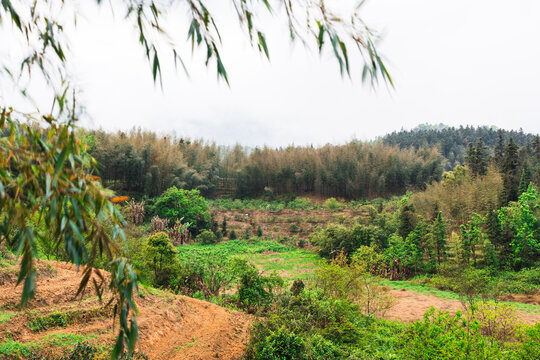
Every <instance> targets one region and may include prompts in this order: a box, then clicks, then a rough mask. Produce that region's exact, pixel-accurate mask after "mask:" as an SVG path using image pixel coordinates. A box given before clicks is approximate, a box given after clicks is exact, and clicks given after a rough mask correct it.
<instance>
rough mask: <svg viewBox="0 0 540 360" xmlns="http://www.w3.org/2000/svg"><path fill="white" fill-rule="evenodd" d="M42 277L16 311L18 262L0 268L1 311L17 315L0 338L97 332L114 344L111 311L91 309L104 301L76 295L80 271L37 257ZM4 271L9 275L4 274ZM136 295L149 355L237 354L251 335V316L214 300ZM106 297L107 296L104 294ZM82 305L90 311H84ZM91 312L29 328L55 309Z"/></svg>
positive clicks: (157, 293)
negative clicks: (37, 328)
mask: <svg viewBox="0 0 540 360" xmlns="http://www.w3.org/2000/svg"><path fill="white" fill-rule="evenodd" d="M38 269H39V273H40V274H41V276H39V277H38V281H37V293H36V297H35V299H33V300H31V301H30V303H29V305H28V306H26V307H25V308H24V309H23V310H18V306H17V305H18V303H19V301H20V296H21V290H22V286H18V287H15V282H16V276H13V275H12V274H15V275H16V270H17V268H16V267H13V268H7V269H1V270H0V278H2V280H3V281H2V282H0V311H2V310H9V311H14V312H15V313H16V315H15V316H14V317H12V318H11V319H10V320H9V321H7V322H4V323H1V324H0V341H1V340H2V339H5V338H7V337H11V338H12V339H13V340H15V341H20V342H28V341H39V340H40V339H41V338H43V336H45V335H47V334H53V333H59V332H61V333H72V334H82V335H89V334H93V335H98V337H97V339H95V340H93V341H95V342H96V343H98V344H110V345H112V344H114V340H115V332H114V331H113V320H112V318H111V317H110V316H103V312H93V311H90V310H92V309H96V308H100V307H102V306H104V303H106V301H107V299H105V300H104V303H100V302H99V300H98V298H97V296H96V293H95V292H94V290H93V289H92V288H91V287H88V288H87V290H85V293H84V294H83V296H82V297H81V298H77V299H74V295H75V294H76V292H77V289H78V286H79V282H80V280H81V271H79V272H78V271H77V269H76V268H75V267H74V266H73V265H72V264H68V263H59V262H52V261H51V262H49V261H38ZM5 274H8V275H5ZM142 293H143V294H144V297H141V298H138V299H137V306H138V308H139V311H140V314H139V317H138V325H139V336H140V350H141V351H142V352H144V353H145V354H147V355H148V356H149V358H150V359H160V360H161V359H175V360H176V359H178V360H183V359H240V358H241V357H242V355H243V353H244V349H245V347H246V344H247V341H248V340H249V329H250V327H251V323H252V322H253V318H252V317H250V316H249V315H246V314H244V313H241V312H234V311H230V310H226V309H224V308H221V307H219V306H217V305H215V304H212V303H208V302H205V301H200V300H196V299H192V298H188V297H183V296H178V295H174V294H170V293H166V292H163V291H153V290H150V291H146V290H142ZM108 296H110V295H108ZM86 310H89V311H87V312H86ZM74 311H77V313H82V314H85V313H90V314H94V313H95V314H98V315H97V316H88V315H87V316H80V318H74V320H73V321H71V322H70V323H68V324H67V326H66V327H51V328H48V329H46V330H43V331H32V330H31V329H30V328H29V326H28V325H29V321H30V320H31V318H32V317H35V316H46V315H47V314H50V313H53V312H61V313H68V312H74Z"/></svg>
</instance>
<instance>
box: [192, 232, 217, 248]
mask: <svg viewBox="0 0 540 360" xmlns="http://www.w3.org/2000/svg"><path fill="white" fill-rule="evenodd" d="M196 241H197V242H200V243H201V244H203V245H211V244H215V243H216V242H217V236H216V234H214V233H213V232H212V231H210V230H203V231H202V232H201V233H200V234H199V235H197V238H196Z"/></svg>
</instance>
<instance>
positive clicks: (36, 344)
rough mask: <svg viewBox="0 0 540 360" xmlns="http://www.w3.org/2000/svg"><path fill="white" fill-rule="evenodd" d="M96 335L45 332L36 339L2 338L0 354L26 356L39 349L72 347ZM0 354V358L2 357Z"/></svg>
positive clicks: (95, 337)
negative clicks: (16, 339)
mask: <svg viewBox="0 0 540 360" xmlns="http://www.w3.org/2000/svg"><path fill="white" fill-rule="evenodd" d="M97 338H98V335H93V334H91V335H81V334H68V333H55V334H47V335H44V336H43V337H41V338H40V339H39V340H38V341H29V342H19V341H15V340H13V339H4V340H3V341H1V342H0V355H5V356H10V357H19V358H28V357H30V356H31V355H32V353H34V352H37V351H39V350H40V349H44V348H50V347H59V348H62V349H65V348H68V347H74V346H75V345H77V344H78V343H80V342H83V341H89V340H94V339H97ZM3 358H4V357H3V356H0V359H3Z"/></svg>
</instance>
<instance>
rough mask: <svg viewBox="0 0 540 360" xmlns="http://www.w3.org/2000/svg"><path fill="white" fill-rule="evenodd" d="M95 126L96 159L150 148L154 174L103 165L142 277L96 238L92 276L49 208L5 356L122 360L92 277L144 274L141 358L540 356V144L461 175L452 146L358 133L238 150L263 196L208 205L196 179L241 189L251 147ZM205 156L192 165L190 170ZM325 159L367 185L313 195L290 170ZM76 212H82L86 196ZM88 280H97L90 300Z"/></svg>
mask: <svg viewBox="0 0 540 360" xmlns="http://www.w3.org/2000/svg"><path fill="white" fill-rule="evenodd" d="M83 135H84V140H83V141H81V146H82V148H83V150H82V151H85V150H88V151H91V152H92V153H94V154H98V153H99V152H100V151H101V152H102V153H101V155H100V156H109V155H107V154H109V153H110V154H113V153H114V152H112V151H113V150H111V149H115V148H116V149H124V150H125V149H130V147H133V148H132V150H129V151H128V152H126V153H130V154H132V155H133V157H132V160H133V159H135V160H133V161H132V162H129V161H127V162H125V163H123V164H124V165H125V164H138V165H136V166H135V165H134V166H135V167H134V168H138V169H139V170H140V171H138V172H133V173H132V172H129V171H128V170H126V169H127V168H121V167H120V168H119V169H124V171H126V172H124V173H121V172H117V170H116V169H115V167H119V166H123V165H122V163H115V162H114V161H116V160H119V159H120V160H121V159H124V160H125V159H126V158H125V157H123V155H121V152H119V153H114V154H116V155H117V159H115V158H113V157H110V159H109V160H110V161H111V162H110V163H109V164H108V165H107V166H106V167H102V168H98V169H97V170H96V171H97V172H96V173H99V174H100V175H101V176H102V180H103V183H104V184H105V185H107V186H110V187H111V188H112V189H115V190H116V194H115V195H113V194H112V192H110V193H109V194H110V195H109V196H110V197H111V199H112V200H111V201H112V202H113V203H114V206H113V210H114V212H115V213H117V214H118V218H119V219H120V218H121V217H123V218H124V219H125V221H122V222H121V228H120V227H116V228H115V227H114V226H113V223H110V222H107V221H103V222H102V223H98V224H101V225H102V226H103V228H108V229H110V230H111V231H113V232H114V231H116V232H117V234H123V235H124V236H123V237H122V236H121V235H118V237H117V239H118V240H117V243H116V244H117V248H115V251H117V252H118V254H120V256H121V257H122V259H123V261H124V263H123V264H129V266H131V267H132V268H130V269H132V271H131V270H130V272H128V274H129V276H131V278H126V277H124V278H121V277H119V276H118V274H124V273H126V268H125V267H121V268H118V265H117V263H115V262H111V261H109V260H108V258H107V256H106V254H103V253H97V252H95V251H94V250H93V249H92V247H91V246H90V245H88V244H85V245H83V246H82V247H81V248H79V251H80V253H81V254H83V255H82V257H81V258H80V264H81V269H80V271H79V272H77V271H76V267H75V266H74V265H71V264H68V263H66V262H65V261H67V260H69V259H70V254H71V252H72V251H73V249H72V248H71V247H70V245H69V244H71V243H69V242H65V243H59V242H58V239H57V238H56V235H55V232H51V231H50V229H49V228H48V225H47V224H48V223H47V219H46V218H43V217H39V216H32V217H28V219H27V221H28V224H29V225H30V226H32V227H33V229H35V231H36V233H37V234H38V236H37V237H36V239H35V242H33V243H32V246H33V247H32V251H34V252H35V254H36V256H38V257H40V258H44V259H47V260H40V261H38V262H37V268H36V269H37V270H36V278H37V289H38V291H37V293H36V297H35V298H34V299H33V300H30V301H29V302H28V303H27V304H25V305H24V306H21V304H20V302H19V300H20V298H21V294H22V292H23V289H24V287H22V286H18V287H15V284H16V282H17V269H19V266H20V264H19V263H17V261H18V260H17V259H16V258H15V257H14V255H13V254H15V253H17V252H18V251H20V250H19V248H18V247H17V241H16V239H17V237H16V236H17V232H16V231H14V232H13V233H12V234H13V235H14V236H13V237H12V238H10V241H8V242H6V243H5V244H6V246H5V247H4V246H2V247H1V248H0V306H1V307H0V355H2V356H3V357H4V358H6V359H21V358H27V359H42V360H43V359H46V360H60V359H61V360H68V359H69V360H71V359H82V358H84V359H89V360H97V359H103V358H104V357H109V356H110V354H111V353H113V352H114V339H115V332H114V330H115V329H113V328H112V325H113V322H112V321H111V320H110V318H111V316H112V315H114V312H115V306H114V304H115V302H114V301H113V302H109V300H111V299H113V300H114V296H112V293H111V292H109V290H104V289H107V288H106V287H103V286H101V287H100V286H95V287H93V285H94V284H96V285H99V284H100V283H101V284H107V283H114V282H113V279H118V278H121V279H124V280H122V281H123V282H124V284H130V281H131V283H133V281H134V280H133V279H135V280H136V283H137V284H138V287H134V288H132V290H133V304H132V305H133V308H136V309H138V310H139V315H138V317H137V319H138V320H137V324H136V326H137V329H138V335H139V341H138V342H136V343H137V346H136V352H134V353H133V354H131V355H129V354H125V359H146V358H148V359H208V358H221V359H240V358H246V359H268V360H271V359H309V360H315V359H317V360H318V359H351V358H353V359H473V358H474V359H477V358H478V359H501V360H502V359H516V360H517V359H536V358H537V354H538V353H539V352H540V347H539V346H540V322H539V321H540V199H539V195H538V189H539V182H538V169H539V165H540V156H539V153H538V152H537V150H538V149H537V147H536V145H535V142H534V141H533V142H532V143H531V144H529V145H526V146H523V147H519V146H518V145H517V144H516V142H514V141H513V140H512V139H509V140H508V141H507V142H504V144H503V150H502V152H500V153H497V152H495V153H490V151H489V149H488V147H487V146H486V145H485V144H484V142H483V141H482V139H480V138H479V139H475V140H474V141H471V142H470V143H469V144H470V145H467V153H466V157H465V162H464V164H462V165H457V166H456V167H454V168H453V169H452V170H450V171H445V172H442V168H441V167H440V165H441V163H440V161H441V157H440V155H438V150H437V149H436V148H421V149H419V150H417V151H416V150H412V149H408V150H406V151H403V152H401V151H400V150H399V149H398V147H397V146H395V147H389V146H387V145H383V144H381V143H376V144H368V143H357V142H352V143H350V144H347V145H343V146H326V147H322V148H318V149H311V148H288V149H278V150H273V149H261V150H253V151H252V152H249V153H248V152H243V151H239V150H241V149H239V148H236V150H238V151H239V152H237V153H236V155H238V156H239V159H240V158H241V159H244V160H242V161H243V162H242V164H243V165H242V167H235V169H236V170H235V172H234V173H235V174H236V175H235V176H236V177H235V179H236V180H235V181H234V186H233V187H234V188H235V189H236V190H235V192H234V193H236V194H238V193H237V192H238V191H240V190H241V189H243V188H242V186H244V185H246V184H251V183H250V182H249V181H248V180H246V179H248V178H249V177H247V178H246V177H245V176H247V175H246V174H250V173H251V174H258V175H257V177H255V178H250V179H262V180H261V181H262V182H263V183H264V184H261V185H260V186H262V189H261V191H255V192H253V193H252V195H253V196H251V197H245V198H234V197H232V196H230V197H225V196H224V195H225V194H223V193H222V194H221V196H216V195H218V187H216V188H215V191H214V193H213V195H214V196H213V197H214V198H207V197H205V196H204V195H208V191H210V190H209V189H210V188H204V187H200V186H201V184H203V183H204V181H206V180H204V179H205V178H204V177H201V178H200V179H203V180H201V181H202V182H201V183H198V185H197V184H196V183H188V182H187V181H184V180H186V179H187V177H185V178H182V176H184V175H186V174H188V173H190V172H191V171H192V170H189V169H191V167H195V166H202V165H203V164H208V162H207V161H209V162H210V163H212V161H213V160H212V161H211V160H209V159H214V160H215V163H214V164H215V166H216V167H215V168H214V170H213V171H214V172H206V171H207V170H201V172H200V173H199V174H203V173H204V174H206V175H208V176H209V177H208V178H206V179H210V177H211V175H210V174H214V175H215V176H214V175H212V176H214V177H213V179H214V180H212V181H224V180H223V179H225V178H226V177H225V176H224V177H223V178H221V176H222V175H220V174H229V173H227V172H224V171H225V170H223V168H222V166H223V164H226V163H227V161H232V160H230V159H231V158H230V156H233V155H231V154H234V153H235V151H236V150H234V149H232V150H231V151H230V152H226V153H225V154H222V153H220V151H221V150H222V149H221V148H219V147H212V146H213V145H208V144H204V143H202V142H200V143H198V142H194V143H190V142H188V141H185V140H184V141H182V142H180V141H177V140H170V139H162V140H157V139H156V138H155V137H153V135H152V134H148V133H142V132H132V133H131V134H129V135H125V134H124V135H122V134H118V135H111V134H105V133H99V134H94V135H88V134H83ZM98 135H99V136H98ZM100 136H101V138H100ZM116 136H118V137H117V138H116ZM113 139H114V141H112V140H113ZM103 141H111V143H110V144H109V145H107V146H104V145H103ZM136 141H140V142H139V143H137V142H136ZM137 144H138V145H137ZM117 145H118V147H116V146H117ZM154 146H162V147H163V148H161V149H160V150H159V151H157V150H156V148H154ZM141 149H142V150H141ZM211 149H214V150H213V151H215V152H214V153H213V152H212V151H210V150H211ZM124 150H122V151H124ZM118 151H120V150H118ZM126 151H127V150H126ZM138 151H142V153H139V152H138ZM137 154H139V155H140V154H147V155H148V159H149V160H148V163H147V164H146V165H143V163H139V162H138V161H139V160H140V159H139V160H137V159H138V158H137V157H138V156H139V155H137ZM152 154H153V155H152ZM189 154H192V155H193V157H192V158H191V159H192V160H190V161H191V162H189V161H188V162H184V161H187V160H185V159H190V157H189V156H188V155H189ZM330 154H333V155H332V156H330ZM370 154H371V155H370ZM158 155H159V156H158ZM304 155H305V156H307V157H306V158H303V156H304ZM349 155H350V156H349ZM141 156H142V155H141ZM153 156H155V158H154V157H153ZM497 156H499V158H498V157H497ZM310 157H312V158H313V159H315V160H317V159H318V160H317V161H315V162H314V163H315V164H319V165H316V166H315V167H314V168H313V169H316V171H315V174H316V176H315V178H314V179H318V176H322V175H321V174H333V175H332V176H339V174H341V173H344V174H345V175H346V176H350V177H349V178H348V180H347V181H345V182H344V183H343V182H339V181H338V182H333V183H330V182H329V183H326V185H325V186H327V187H326V188H318V187H317V186H315V187H314V188H313V189H312V190H311V191H307V190H306V189H305V188H304V187H303V186H304V185H305V183H303V182H301V181H300V180H298V181H299V182H294V181H293V182H287V181H284V180H283V179H285V178H286V177H285V178H280V177H274V175H275V173H274V171H277V173H278V174H281V170H277V169H281V167H280V166H281V165H283V164H285V165H283V166H285V167H288V166H293V165H294V166H298V169H303V171H304V173H306V172H308V171H310V169H312V168H311V167H309V164H310V162H309V161H307V162H303V160H302V161H301V160H300V159H304V160H305V159H308V158H310ZM227 159H229V160H227ZM321 159H324V161H322V160H321ZM385 159H386V160H385ZM109 160H107V161H109ZM122 161H123V160H122ZM394 161H395V162H396V163H395V164H394V165H392V166H390V165H389V164H392V163H393V162H394ZM400 161H402V162H400ZM115 164H116V165H115ZM150 164H154V165H152V166H150V167H149V168H148V171H149V172H148V173H145V172H144V171H143V170H144V169H145V166H147V165H148V166H149V165H150ZM156 164H159V166H164V167H163V169H169V170H167V171H169V172H168V173H167V172H166V171H165V170H160V169H161V168H159V166H158V165H156ZM233 164H234V162H233ZM306 164H307V165H306ZM403 164H405V165H403ZM414 164H416V165H414ZM270 165H272V166H274V167H271V166H270ZM353 165H354V166H353ZM409 165H411V166H410V167H409ZM102 166H103V164H102ZM126 166H127V165H126ZM129 166H131V165H129ZM178 166H181V167H178ZM317 166H320V167H317ZM341 166H344V167H343V168H342V167H341ZM387 166H390V167H387ZM400 167H402V169H399V168H400ZM180 168H181V169H183V170H181V171H180V170H179V169H180ZM151 169H154V170H151ZM156 169H158V170H156ZM201 169H202V168H201ZM205 169H207V168H205ZM257 169H258V170H257ZM298 169H297V170H295V171H296V172H295V174H297V175H298V173H299V172H298V171H299V170H298ZM328 169H333V170H332V171H333V172H327V170H328ZM344 169H345V170H347V169H348V170H350V172H347V171H348V170H347V171H345V170H344ZM364 169H365V171H364ZM392 169H396V171H397V169H399V171H400V173H394V172H393V170H392ZM411 169H413V170H411ZM414 169H416V170H414ZM422 169H424V170H422ZM425 169H428V170H425ZM433 169H438V170H436V172H435V173H433V172H431V171H432V170H433ZM417 170H418V171H419V173H423V174H424V175H422V177H420V178H418V177H417V178H415V179H416V180H414V183H411V182H409V183H403V184H402V185H403V186H402V187H401V188H399V190H397V188H395V189H394V190H395V191H394V190H392V191H388V192H385V191H382V192H381V193H380V194H379V193H377V192H373V193H371V195H369V196H368V195H365V196H364V195H362V196H358V198H359V200H353V201H351V200H347V198H348V197H349V196H347V195H346V193H347V191H352V190H351V189H356V190H358V191H360V190H359V189H364V190H365V189H367V188H369V187H365V186H367V185H366V184H367V183H357V182H358V181H359V179H360V178H361V176H367V177H369V176H372V175H373V176H375V177H377V176H382V177H384V178H385V179H390V178H392V176H396V178H398V179H401V178H402V177H403V179H405V180H406V181H411V179H412V174H414V173H415V171H417ZM100 171H101V172H100ZM130 171H131V170H130ZM162 171H163V172H162ZM227 171H228V170H227ZM152 172H154V174H158V175H159V176H157V177H153V175H152ZM363 173H365V174H366V175H362V174H363ZM107 174H108V175H107ZM111 174H112V175H111ZM114 174H117V175H118V174H120V175H122V176H123V177H117V178H115V176H117V175H114ZM129 174H132V175H133V174H134V175H133V177H129V176H131V175H129ZM161 174H168V175H167V177H164V178H163V177H161ZM194 174H195V173H192V175H193V176H195V175H194ZM317 174H318V175H317ZM376 174H378V175H376ZM392 174H393V175H392ZM396 174H397V175H396ZM404 174H405V175H404ZM406 174H408V175H406ZM437 174H438V175H437ZM128 175H129V176H128ZM206 175H205V176H206ZM345 175H343V176H345ZM190 176H191V175H190ZM227 176H229V175H227ZM280 176H281V175H280ZM283 176H285V175H283ZM295 176H296V175H295ZM329 176H330V175H329ZM424 176H425V177H424ZM94 178H95V176H94ZM95 179H97V178H95ZM134 179H135V180H136V181H135V180H134ZM137 179H138V180H137ZM141 179H144V181H143V180H141ZM181 179H184V180H182V181H180V180H181ZM229 179H230V177H229ZM242 179H244V180H245V182H242V181H244V180H242ZM298 179H300V177H299V178H298ZM341 179H342V180H343V179H344V177H342V178H341ZM132 180H133V181H135V182H131V181H132ZM334 180H335V179H334ZM94 181H97V180H94ZM139 181H142V182H139ZM250 181H251V180H250ZM302 181H303V180H302ZM317 181H318V180H317ZM317 181H316V183H317ZM349 182H350V183H349ZM385 183H386V180H385ZM390 183H392V182H390ZM136 184H139V185H136ZM242 184H244V185H242ZM269 184H274V185H275V186H274V187H271V186H269ZM291 184H293V185H291ZM302 184H304V185H302ZM343 184H348V185H346V186H344V187H343V188H342V187H341V186H342V185H343ZM229 185H230V184H229ZM139 186H140V187H139ZM147 186H149V187H147ZM155 186H158V187H155ZM246 186H247V185H246ZM254 186H255V185H254ZM257 186H259V185H257ZM297 186H298V187H297ZM126 187H130V188H129V189H128V188H126ZM251 188H252V187H251V185H249V186H248V187H246V188H245V189H251ZM253 188H257V187H256V186H255V187H253ZM148 189H153V190H152V193H146V190H148ZM223 189H225V186H223V188H222V190H223ZM230 189H231V188H229V190H230ZM323 189H326V190H323ZM110 190H111V189H109V190H107V191H110ZM356 190H354V191H356ZM364 190H362V191H364ZM223 191H224V190H223ZM299 193H301V194H304V195H306V196H297V194H299ZM128 194H132V195H133V194H136V197H134V198H130V197H129V196H128ZM329 194H341V195H339V196H338V197H337V198H336V197H329V196H328V195H329ZM229 195H233V194H229ZM256 195H257V196H256ZM259 195H260V196H259ZM379 195H385V196H379ZM390 195H392V196H390ZM376 196H378V197H376ZM350 197H351V198H357V197H356V196H350ZM70 204H71V203H70ZM111 206H112V205H111ZM63 211H66V212H68V211H73V212H75V211H77V204H75V205H73V204H71V205H66V209H63ZM120 214H121V216H120ZM84 236H87V234H86V233H85V234H81V237H83V238H84ZM89 254H90V255H91V256H92V257H91V256H89ZM20 260H21V259H19V261H20ZM90 260H91V261H92V266H93V267H94V270H93V271H92V272H89V271H87V270H88V269H89V268H87V265H88V264H89V263H90ZM23 261H24V259H22V261H21V264H22V263H23ZM121 266H128V265H121ZM84 274H88V277H87V282H88V284H87V286H86V287H85V286H82V287H81V288H80V289H81V291H82V293H81V294H77V290H79V280H80V277H81V276H84ZM85 278H86V277H83V280H84V279H85ZM83 285H84V284H83ZM124 288H126V287H124ZM13 289H15V290H13ZM126 291H128V290H126ZM116 296H118V295H116ZM100 297H101V298H102V299H101V301H100ZM133 324H135V322H131V323H130V325H131V326H133ZM126 328H127V326H126Z"/></svg>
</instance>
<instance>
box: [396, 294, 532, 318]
mask: <svg viewBox="0 0 540 360" xmlns="http://www.w3.org/2000/svg"><path fill="white" fill-rule="evenodd" d="M390 292H391V294H392V296H393V297H394V298H395V304H394V306H393V307H392V308H391V309H390V310H388V311H387V312H386V318H388V319H394V320H401V321H415V320H420V319H422V318H423V316H424V313H425V312H426V311H427V310H429V308H430V307H432V306H433V307H435V308H438V309H440V310H443V311H449V312H450V313H456V312H457V311H458V310H463V305H462V304H461V302H460V301H459V300H452V299H441V298H439V297H436V296H433V295H424V294H420V293H416V292H413V291H410V290H406V289H401V290H390ZM518 313H519V315H520V317H521V318H522V320H523V321H525V322H526V323H528V324H535V323H537V322H540V314H537V313H528V312H524V311H518Z"/></svg>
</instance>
